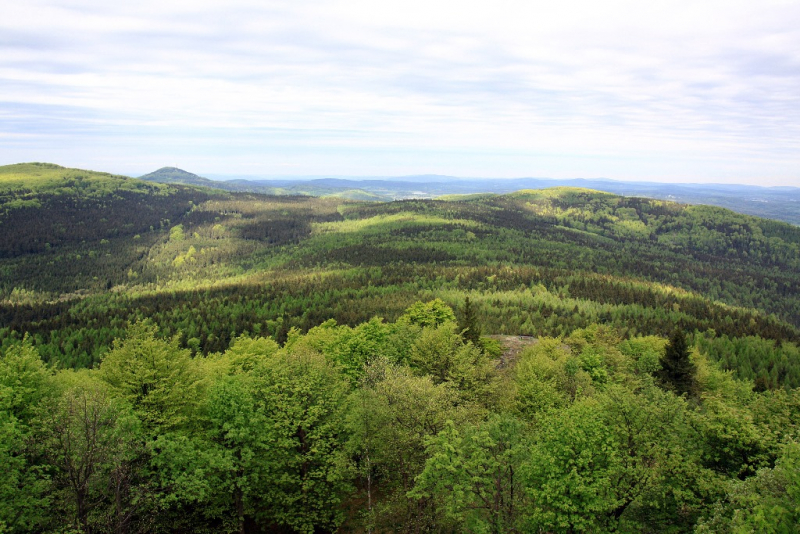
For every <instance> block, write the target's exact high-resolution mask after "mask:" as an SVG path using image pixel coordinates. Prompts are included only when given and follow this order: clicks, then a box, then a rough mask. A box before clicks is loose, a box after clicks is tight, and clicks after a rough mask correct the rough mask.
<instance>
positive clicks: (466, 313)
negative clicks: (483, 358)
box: [458, 297, 481, 348]
mask: <svg viewBox="0 0 800 534" xmlns="http://www.w3.org/2000/svg"><path fill="white" fill-rule="evenodd" d="M462 313H463V317H462V318H461V324H459V325H458V327H459V329H460V330H461V337H462V338H463V339H464V341H465V342H466V341H472V344H473V345H475V346H476V347H478V348H481V327H480V325H479V324H478V318H477V317H476V316H475V309H474V308H473V307H472V302H470V300H469V297H464V310H463V312H462Z"/></svg>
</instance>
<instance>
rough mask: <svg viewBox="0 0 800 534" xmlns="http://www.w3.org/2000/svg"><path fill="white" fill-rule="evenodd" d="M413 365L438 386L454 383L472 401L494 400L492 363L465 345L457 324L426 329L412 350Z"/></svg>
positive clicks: (485, 401) (470, 344) (411, 363)
mask: <svg viewBox="0 0 800 534" xmlns="http://www.w3.org/2000/svg"><path fill="white" fill-rule="evenodd" d="M409 363H410V365H411V367H412V368H413V369H415V370H416V371H417V372H418V373H421V374H427V375H430V376H431V378H433V381H434V382H435V383H437V384H439V383H445V382H447V383H450V384H452V385H453V386H454V389H455V390H456V391H459V392H460V393H461V394H462V395H463V396H464V397H465V398H467V399H469V400H472V401H477V402H483V403H486V404H491V403H492V401H493V397H494V394H495V391H494V390H495V386H496V382H495V378H496V377H495V372H494V366H493V365H492V362H490V361H489V359H488V358H487V357H486V356H485V355H484V354H483V353H482V352H481V351H480V349H478V348H477V347H476V346H475V345H473V344H472V343H467V344H464V342H463V340H462V338H461V336H460V335H459V332H458V327H457V326H456V324H455V323H453V322H446V323H443V324H441V325H439V326H438V327H425V328H423V329H422V331H421V332H420V334H419V336H418V337H417V339H416V340H415V341H414V344H413V346H412V347H411V351H410V361H409Z"/></svg>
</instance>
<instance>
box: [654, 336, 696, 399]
mask: <svg viewBox="0 0 800 534" xmlns="http://www.w3.org/2000/svg"><path fill="white" fill-rule="evenodd" d="M696 374H697V367H696V366H695V364H694V363H692V361H691V359H690V357H689V346H688V345H687V343H686V336H685V335H684V333H683V330H681V329H676V330H675V332H674V333H673V334H672V337H671V338H670V341H669V343H668V344H667V346H666V347H665V349H664V356H662V357H661V370H660V371H658V375H657V376H658V378H659V379H660V380H661V383H662V385H663V386H664V387H665V388H666V389H669V390H672V391H674V392H675V393H676V394H677V395H683V394H684V393H686V394H688V395H689V396H690V397H691V396H693V395H694V394H695V393H696V381H695V375H696Z"/></svg>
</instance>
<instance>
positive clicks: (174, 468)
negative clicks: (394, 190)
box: [0, 164, 800, 532]
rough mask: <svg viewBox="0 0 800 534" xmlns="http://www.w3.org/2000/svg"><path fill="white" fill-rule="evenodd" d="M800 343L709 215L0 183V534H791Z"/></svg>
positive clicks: (578, 193)
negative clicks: (0, 468)
mask: <svg viewBox="0 0 800 534" xmlns="http://www.w3.org/2000/svg"><path fill="white" fill-rule="evenodd" d="M454 310H455V312H454ZM481 334H483V336H482V335H481ZM486 335H492V336H493V337H491V338H488V337H485V336H486ZM498 340H499V341H498ZM515 343H516V344H522V345H525V347H524V348H522V349H520V347H517V349H515V350H509V347H512V348H513V346H515V345H514V344H515ZM798 343H800V228H797V227H793V226H790V225H788V224H784V223H779V222H776V221H769V220H765V219H758V218H754V217H749V216H745V215H740V214H737V213H733V212H730V211H727V210H724V209H720V208H711V207H707V206H686V205H680V204H674V203H669V202H662V201H656V200H646V199H639V198H625V197H619V196H615V195H611V194H607V193H601V192H598V191H590V190H579V189H570V188H556V189H548V190H537V191H520V192H518V193H514V194H510V195H474V196H466V197H450V198H443V199H439V200H424V201H423V200H414V201H398V202H391V203H366V202H353V201H345V200H342V199H339V198H311V197H300V196H297V197H291V196H283V197H272V196H265V195H257V194H246V193H232V192H222V191H214V190H210V189H203V188H197V187H188V186H183V185H163V184H153V183H148V182H141V181H139V180H135V179H129V178H125V177H118V176H112V175H106V174H102V173H94V172H91V171H79V170H74V169H64V168H61V167H58V166H55V165H50V164H22V165H13V166H7V167H0V354H2V358H0V456H2V458H0V464H1V465H4V466H6V467H5V469H6V471H5V473H7V475H8V476H3V477H0V478H2V479H4V481H2V482H0V503H2V504H0V506H1V507H2V509H0V532H2V531H6V530H7V531H10V532H28V531H31V532H42V531H47V532H67V531H70V532H72V531H76V530H77V531H81V532H106V531H108V532H111V531H113V532H157V531H162V530H164V531H166V530H176V529H177V530H179V531H186V532H196V531H214V532H217V531H232V532H237V531H238V532H332V531H342V532H349V531H354V532H364V531H377V532H385V531H408V532H464V531H468V532H515V531H516V532H611V531H620V532H691V531H696V532H751V531H763V532H791V531H792V530H791V529H792V528H793V525H796V524H797V523H798V520H800V517H799V516H798V499H800V497H798V495H800V493H798V492H800V479H798V477H797V473H798V462H800V448H798V445H797V443H796V442H797V439H798V427H797V425H798V424H800V423H799V422H800V396H798V395H800V393H798V390H797V389H796V388H797V387H798V386H800V349H798ZM770 529H772V530H770Z"/></svg>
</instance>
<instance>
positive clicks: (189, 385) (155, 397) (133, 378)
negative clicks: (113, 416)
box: [99, 322, 200, 432]
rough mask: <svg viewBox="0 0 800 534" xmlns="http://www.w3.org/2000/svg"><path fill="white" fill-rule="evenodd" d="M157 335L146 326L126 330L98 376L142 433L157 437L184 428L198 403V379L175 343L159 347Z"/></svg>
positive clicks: (106, 358) (155, 330)
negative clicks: (140, 425)
mask: <svg viewBox="0 0 800 534" xmlns="http://www.w3.org/2000/svg"><path fill="white" fill-rule="evenodd" d="M157 332H158V329H157V327H156V326H154V325H152V324H148V323H146V322H139V323H135V324H133V325H131V326H130V328H129V329H128V335H127V337H126V338H125V340H123V341H115V342H114V348H113V349H112V350H111V351H110V352H109V353H108V354H107V355H106V357H105V359H104V360H103V363H102V364H101V366H100V370H99V373H100V377H101V378H102V379H103V380H104V381H105V382H107V383H108V384H109V385H111V386H112V388H113V389H114V391H115V394H116V395H118V396H120V397H121V398H123V399H125V400H126V401H128V402H129V403H130V405H131V406H133V409H134V411H135V412H136V414H137V416H138V417H139V418H140V419H141V420H142V422H143V423H144V424H145V426H146V427H147V428H148V429H150V430H151V431H155V432H160V431H166V430H171V429H176V428H179V427H181V426H182V425H185V424H186V423H187V420H188V417H189V414H190V412H191V410H193V409H194V407H195V406H196V403H197V400H198V395H199V391H198V390H199V386H200V381H199V378H200V377H199V376H198V372H197V368H196V366H195V364H194V363H193V362H192V360H191V356H190V352H189V351H188V350H186V349H181V348H180V347H179V345H178V339H177V338H174V339H172V340H171V341H165V340H162V339H159V338H157V337H156V334H157Z"/></svg>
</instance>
